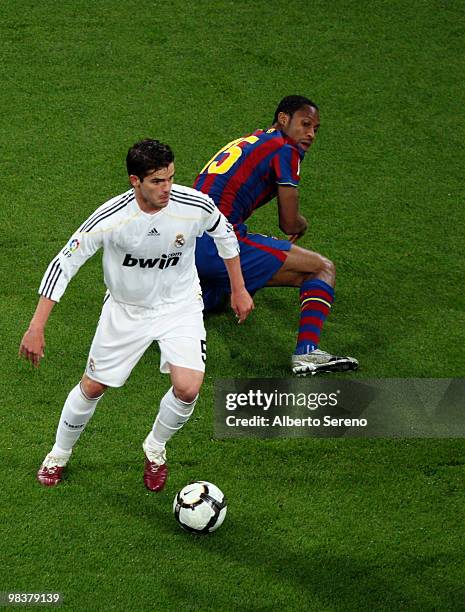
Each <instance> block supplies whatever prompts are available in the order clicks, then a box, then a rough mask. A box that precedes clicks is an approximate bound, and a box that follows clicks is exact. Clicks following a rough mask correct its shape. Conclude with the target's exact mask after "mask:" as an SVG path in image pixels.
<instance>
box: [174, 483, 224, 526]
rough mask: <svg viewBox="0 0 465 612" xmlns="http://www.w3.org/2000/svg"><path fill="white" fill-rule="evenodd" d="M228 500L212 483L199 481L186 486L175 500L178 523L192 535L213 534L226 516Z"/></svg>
mask: <svg viewBox="0 0 465 612" xmlns="http://www.w3.org/2000/svg"><path fill="white" fill-rule="evenodd" d="M226 510H227V506H226V498H225V496H224V494H223V492H222V491H221V490H220V489H219V488H218V487H217V486H215V485H214V484H212V483H211V482H206V481H205V480H198V481H196V482H191V483H190V484H188V485H186V486H185V487H184V488H183V489H181V490H180V491H179V493H178V494H177V495H176V497H175V498H174V503H173V512H174V516H175V517H176V520H177V521H178V523H179V524H180V525H181V527H183V528H184V529H185V530H186V531H190V532H191V533H202V534H205V533H211V532H212V531H215V529H218V527H219V526H220V525H221V524H222V523H223V521H224V517H225V516H226Z"/></svg>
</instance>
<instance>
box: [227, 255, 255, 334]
mask: <svg viewBox="0 0 465 612" xmlns="http://www.w3.org/2000/svg"><path fill="white" fill-rule="evenodd" d="M223 261H224V265H225V266H226V270H227V271H228V275H229V281H230V283H231V308H232V309H233V310H234V312H235V313H236V316H237V318H238V323H242V322H243V321H245V320H246V318H247V317H248V316H249V314H250V313H251V312H252V310H253V309H254V307H255V306H254V303H253V299H252V297H251V296H250V294H249V292H248V291H247V289H246V288H245V283H244V277H243V276H242V271H241V263H240V259H239V255H236V257H233V258H232V259H224V260H223Z"/></svg>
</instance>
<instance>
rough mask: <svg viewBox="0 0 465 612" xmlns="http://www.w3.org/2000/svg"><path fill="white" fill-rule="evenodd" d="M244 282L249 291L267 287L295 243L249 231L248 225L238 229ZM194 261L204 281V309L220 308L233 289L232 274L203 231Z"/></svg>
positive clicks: (211, 240)
mask: <svg viewBox="0 0 465 612" xmlns="http://www.w3.org/2000/svg"><path fill="white" fill-rule="evenodd" d="M236 235H237V239H238V241H239V246H240V249H241V252H240V259H241V268H242V274H243V276H244V280H245V286H246V288H247V291H248V292H249V293H255V291H257V290H258V289H261V288H262V287H264V286H265V285H266V284H267V282H268V281H269V280H270V278H271V277H272V276H274V274H276V272H277V271H278V270H279V269H280V268H281V266H282V265H283V263H284V262H285V261H286V257H287V252H288V251H289V249H290V248H291V246H292V244H291V243H290V242H289V240H278V239H277V238H272V237H271V236H264V235H263V234H248V233H247V228H246V226H245V225H243V226H240V227H239V228H238V230H237V231H236ZM195 264H196V266H197V272H198V273H199V277H200V283H201V285H202V292H203V301H204V304H205V311H207V312H208V311H209V310H213V309H215V308H217V307H218V306H219V305H220V304H221V302H222V301H223V299H224V296H225V294H229V293H230V292H231V288H230V284H229V276H228V272H227V270H226V266H225V265H224V263H223V260H222V259H221V257H220V256H219V255H218V251H217V249H216V246H215V243H214V241H213V239H212V238H210V236H207V234H204V235H203V236H202V237H201V238H197V246H196V250H195Z"/></svg>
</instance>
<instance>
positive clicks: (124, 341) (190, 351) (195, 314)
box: [86, 296, 206, 387]
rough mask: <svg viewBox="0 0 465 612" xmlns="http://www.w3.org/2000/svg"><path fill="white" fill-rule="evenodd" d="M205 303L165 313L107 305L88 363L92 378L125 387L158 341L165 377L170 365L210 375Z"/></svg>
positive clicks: (116, 304)
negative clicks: (138, 364) (137, 366)
mask: <svg viewBox="0 0 465 612" xmlns="http://www.w3.org/2000/svg"><path fill="white" fill-rule="evenodd" d="M202 308H203V305H202V302H201V301H200V300H199V301H198V302H194V303H192V302H190V303H187V304H185V305H183V306H181V307H180V308H176V309H175V310H174V311H173V310H172V309H171V310H169V311H168V312H163V313H161V312H160V310H156V311H155V310H150V309H147V308H142V307H139V306H130V305H128V304H121V303H119V302H115V301H114V300H113V298H112V297H111V296H109V297H108V298H106V301H105V303H104V305H103V308H102V312H101V314H100V319H99V322H98V326H97V330H96V332H95V336H94V339H93V341H92V346H91V347H90V352H89V358H88V360H87V366H86V375H87V376H88V377H89V378H91V379H92V380H95V381H97V382H100V383H102V384H103V385H107V386H108V387H122V386H123V385H124V383H125V382H126V380H127V379H128V378H129V375H130V374H131V372H132V370H133V368H134V366H135V365H136V364H137V362H138V361H139V359H140V358H141V357H142V355H143V354H144V353H145V351H146V350H147V349H148V347H149V346H150V345H151V344H152V342H153V341H154V340H156V341H157V342H158V345H159V347H160V372H163V373H165V374H166V373H168V372H169V371H170V365H175V366H181V367H183V368H189V369H191V370H199V371H200V372H204V371H205V358H206V342H205V340H206V332H205V327H204V324H203V312H202Z"/></svg>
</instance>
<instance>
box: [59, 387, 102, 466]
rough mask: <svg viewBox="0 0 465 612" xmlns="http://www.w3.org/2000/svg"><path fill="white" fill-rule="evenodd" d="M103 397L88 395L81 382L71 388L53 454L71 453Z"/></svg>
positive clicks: (63, 454)
mask: <svg viewBox="0 0 465 612" xmlns="http://www.w3.org/2000/svg"><path fill="white" fill-rule="evenodd" d="M101 397H102V396H100V397H96V398H89V397H87V396H86V395H85V394H84V393H83V391H82V389H81V385H80V384H78V385H76V386H75V387H74V389H72V390H71V392H70V394H69V395H68V397H67V399H66V401H65V404H64V406H63V410H62V413H61V417H60V422H59V424H58V429H57V434H56V441H55V445H54V446H53V449H52V453H51V454H53V455H54V456H58V457H66V456H68V457H69V455H71V451H72V449H73V446H74V445H75V444H76V442H77V441H78V439H79V436H80V435H81V433H82V432H83V431H84V428H85V427H86V425H87V423H88V422H89V420H90V419H91V417H92V415H93V414H94V412H95V408H96V407H97V403H98V401H99V400H100V398H101Z"/></svg>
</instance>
